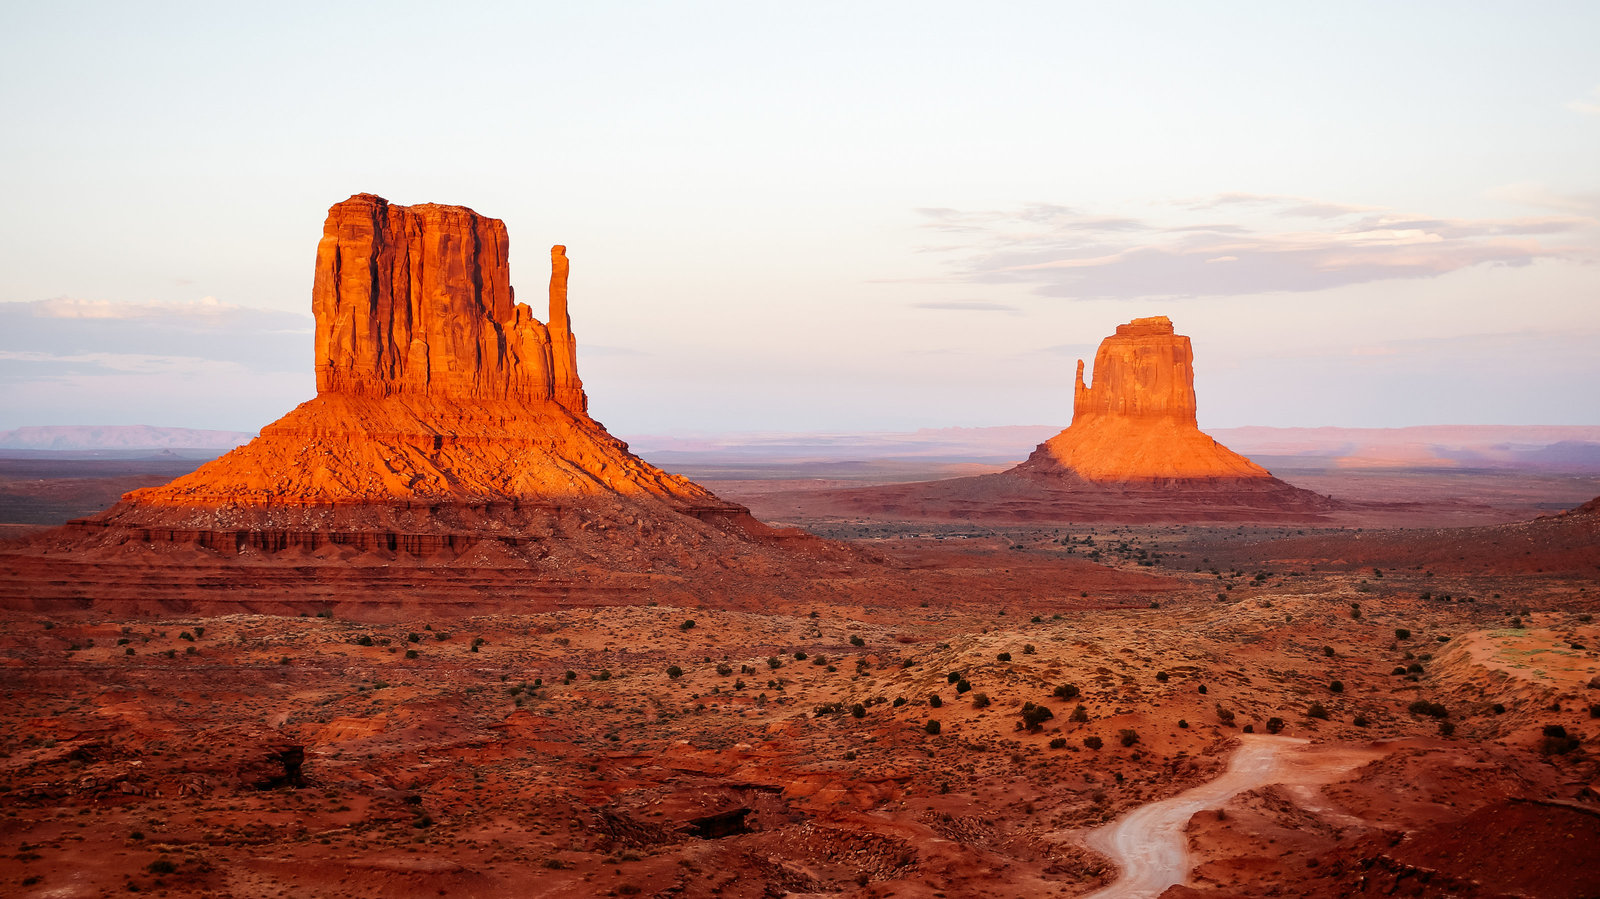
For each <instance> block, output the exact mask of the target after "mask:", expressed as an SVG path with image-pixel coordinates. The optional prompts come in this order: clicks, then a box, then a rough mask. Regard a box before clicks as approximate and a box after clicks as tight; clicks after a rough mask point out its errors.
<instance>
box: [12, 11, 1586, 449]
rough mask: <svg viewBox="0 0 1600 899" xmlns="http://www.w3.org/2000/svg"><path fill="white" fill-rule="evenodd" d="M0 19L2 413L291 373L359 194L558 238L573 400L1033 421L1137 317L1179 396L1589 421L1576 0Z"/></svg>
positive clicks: (1212, 419)
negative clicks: (1190, 346)
mask: <svg viewBox="0 0 1600 899" xmlns="http://www.w3.org/2000/svg"><path fill="white" fill-rule="evenodd" d="M463 6H464V8H462V9H446V8H445V7H442V6H440V5H439V4H436V3H430V4H421V3H415V4H412V3H401V2H386V3H381V4H357V3H338V2H319V3H292V2H290V3H272V4H248V5H245V4H210V3H206V4H201V3H193V4H172V3H148V4H147V3H141V4H129V3H121V2H117V3H70V2H62V3H48V4H45V3H39V4H20V3H12V4H5V6H4V9H0V116H3V120H4V121H5V122H6V123H7V128H6V129H5V130H4V132H3V135H0V191H3V195H4V197H5V204H4V207H3V208H4V211H5V214H4V215H0V429H8V428H14V427H21V426H27V425H73V424H95V425H106V424H149V425H158V426H172V427H191V428H219V429H228V430H246V431H251V430H255V429H257V428H259V427H260V426H262V425H263V424H266V423H268V422H270V421H271V420H273V419H275V418H277V417H278V416H280V415H282V414H283V413H284V412H286V411H288V410H289V409H290V408H292V407H293V406H294V405H295V404H296V403H298V402H301V401H303V400H306V399H309V398H310V397H311V396H312V395H313V394H314V392H315V388H314V378H313V375H312V359H311V351H312V346H311V327H312V322H311V319H310V315H309V312H310V299H311V296H310V291H311V280H312V262H313V260H314V257H315V250H316V243H317V240H318V239H319V237H320V236H321V228H322V221H323V219H324V217H325V215H326V211H327V208H328V207H329V206H331V205H333V204H334V203H337V202H339V201H341V200H343V199H345V198H346V197H348V196H350V195H352V194H355V193H360V192H370V193H376V194H379V195H381V196H384V197H386V198H388V199H389V200H390V201H392V202H395V203H401V204H413V203H423V202H439V203H451V204H459V205H465V206H470V207H472V208H473V209H475V210H477V211H478V212H480V213H482V214H484V215H488V216H493V217H495V218H499V219H502V220H504V221H505V223H506V226H507V228H508V229H509V232H510V236H511V257H510V261H511V271H512V280H513V284H514V285H516V286H517V287H518V288H519V289H520V290H521V293H520V294H519V298H520V299H521V300H522V301H523V302H528V303H530V305H532V306H533V307H534V308H535V310H537V311H539V312H540V314H542V311H543V294H542V291H543V289H544V285H545V284H546V282H547V280H548V277H549V269H548V261H547V260H548V256H547V252H546V251H547V248H548V247H549V246H550V245H551V244H554V243H564V244H567V245H568V248H569V249H568V255H569V256H570V258H571V260H572V281H571V296H572V316H573V323H574V330H575V331H576V334H577V337H578V341H579V348H580V349H579V366H580V373H581V375H582V377H583V379H584V382H585V385H586V387H587V388H588V391H589V395H590V399H591V411H592V412H593V413H594V414H595V416H596V417H597V418H598V419H600V420H601V421H603V422H604V423H606V424H607V426H608V427H609V428H610V430H612V431H613V432H614V433H616V434H618V435H620V436H624V437H626V436H628V435H645V434H650V435H660V434H719V433H733V432H751V431H782V432H812V431H825V432H851V431H895V430H911V429H916V428H925V427H953V426H961V427H979V426H991V425H1018V424H1051V423H1056V422H1059V423H1061V424H1062V425H1063V426H1064V425H1065V424H1066V423H1067V421H1068V420H1069V419H1070V416H1071V403H1072V378H1073V371H1074V368H1075V363H1076V360H1077V359H1078V358H1088V359H1091V360H1092V357H1093V353H1094V348H1095V346H1096V345H1097V344H1098V343H1099V341H1100V340H1101V339H1102V338H1103V337H1105V336H1107V335H1109V334H1110V333H1111V332H1112V331H1113V330H1114V329H1115V327H1116V325H1118V324H1120V323H1122V322H1126V321H1128V320H1130V319H1132V318H1135V317H1141V316H1149V315H1167V316H1169V317H1171V318H1172V320H1173V322H1174V323H1175V324H1176V326H1177V330H1178V332H1179V333H1182V334H1187V335H1189V336H1190V337H1191V338H1192V340H1193V343H1194V349H1195V356H1196V363H1195V368H1196V388H1197V391H1198V395H1199V402H1200V407H1199V417H1200V423H1201V425H1202V427H1235V426H1244V425H1267V426H1283V427H1309V426H1324V425H1330V426H1344V427H1400V426H1408V425H1428V424H1574V425H1594V424H1600V389H1597V388H1596V387H1595V385H1596V384H1600V53H1597V52H1595V43H1594V41H1595V35H1596V34H1600V4H1595V3H1592V2H1578V3H1558V2H1551V3H1529V4H1519V5H1517V7H1514V6H1513V5H1512V4H1506V3H1466V2H1436V3H1433V2H1415V3H1405V4H1395V3H1389V2H1383V3H1364V2H1349V3H1338V4H1316V5H1312V4H1286V3H1281V2H1262V3H1227V2H1219V3H1205V4H1199V3H1189V2H1174V3H1124V4H1104V3H1094V4H1091V3H1070V2H1049V3H996V4H971V3H959V4H958V3H942V2H880V3H860V2H852V3H832V2H810V3H804V4H799V3H781V4H780V3H749V2H715V3H714V2H704V3H702V2H679V3H660V2H655V3H615V2H603V0H601V2H585V3H570V2H567V3H560V4H557V3H515V4H510V3H508V4H493V3H474V4H466V5H463Z"/></svg>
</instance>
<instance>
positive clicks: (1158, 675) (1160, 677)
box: [1156, 671, 1172, 684]
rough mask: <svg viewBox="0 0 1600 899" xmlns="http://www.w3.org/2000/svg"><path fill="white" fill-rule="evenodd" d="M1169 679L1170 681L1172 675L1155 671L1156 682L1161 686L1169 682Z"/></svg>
mask: <svg viewBox="0 0 1600 899" xmlns="http://www.w3.org/2000/svg"><path fill="white" fill-rule="evenodd" d="M1171 679H1172V675H1170V674H1168V673H1166V672H1165V671H1157V672H1156V680H1158V681H1160V682H1161V683H1163V684H1164V683H1166V682H1167V681H1169V680H1171Z"/></svg>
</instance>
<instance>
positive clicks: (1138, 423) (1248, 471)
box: [762, 316, 1340, 522]
mask: <svg viewBox="0 0 1600 899" xmlns="http://www.w3.org/2000/svg"><path fill="white" fill-rule="evenodd" d="M1195 406H1196V401H1195V390H1194V350H1193V348H1192V347H1191V346H1190V344H1189V338H1187V337H1184V336H1182V335H1180V334H1177V333H1175V332H1174V331H1173V328H1172V322H1171V321H1170V320H1169V319H1167V318H1166V317H1165V316H1157V317H1154V318H1138V319H1134V320H1133V321H1131V322H1129V323H1128V324H1125V325H1119V326H1118V327H1117V332H1116V334H1114V335H1113V336H1111V337H1107V338H1106V339H1105V340H1104V341H1102V342H1101V344H1100V349H1099V351H1098V352H1096V353H1095V362H1094V385H1093V386H1089V385H1087V384H1086V383H1085V382H1084V379H1083V361H1082V360H1079V362H1078V375H1077V383H1076V386H1075V389H1074V392H1073V410H1072V424H1071V425H1070V426H1069V427H1068V428H1067V429H1066V430H1064V431H1062V432H1061V433H1059V434H1057V435H1056V436H1054V437H1052V438H1050V439H1049V440H1047V441H1045V442H1044V443H1042V444H1040V445H1039V447H1038V448H1037V449H1035V450H1034V451H1033V454H1032V455H1031V456H1029V457H1028V459H1027V461H1025V462H1023V463H1022V464H1020V465H1018V466H1016V467H1015V468H1012V469H1011V470H1009V471H1005V472H1000V473H998V474H991V475H980V476H978V477H970V478H952V479H949V480H944V481H930V482H925V483H920V484H897V485H892V486H884V487H868V488H861V489H855V490H839V491H814V492H810V493H804V494H792V495H785V496H782V497H774V498H768V499H767V500H763V504H762V505H763V508H762V512H763V514H765V515H769V516H780V517H784V518H800V519H816V518H830V517H833V516H836V515H851V516H862V515H865V516H870V517H881V518H897V519H934V520H946V521H951V520H953V521H994V522H1005V521H1012V522H1033V521H1037V522H1073V521H1120V522H1161V521H1167V522H1205V521H1260V522H1306V521H1317V520H1322V519H1323V518H1324V516H1325V515H1326V514H1327V513H1329V512H1333V511H1335V510H1337V509H1338V508H1340V506H1339V505H1338V504H1336V503H1335V502H1334V501H1333V500H1331V499H1329V498H1328V497H1325V496H1322V495H1320V494H1317V493H1313V492H1311V491H1309V490H1303V489H1301V488H1299V487H1293V486H1291V485H1289V484H1286V483H1284V482H1283V481H1280V480H1278V479H1277V478H1274V477H1273V476H1272V475H1271V473H1269V472H1268V471H1267V470H1266V469H1264V468H1262V467H1261V466H1259V465H1257V464H1255V463H1254V462H1251V461H1250V460H1249V459H1246V458H1245V457H1243V456H1241V455H1239V454H1238V453H1235V452H1233V451H1232V450H1230V449H1228V448H1227V447H1225V446H1223V445H1222V444H1220V443H1217V442H1216V441H1215V440H1213V439H1211V438H1210V437H1208V436H1206V435H1205V434H1204V433H1203V432H1201V430H1200V426H1199V425H1198V424H1197V422H1196V418H1195Z"/></svg>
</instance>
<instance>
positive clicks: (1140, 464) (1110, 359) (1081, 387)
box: [1018, 315, 1272, 483]
mask: <svg viewBox="0 0 1600 899" xmlns="http://www.w3.org/2000/svg"><path fill="white" fill-rule="evenodd" d="M1195 405H1196V403H1195V394H1194V348H1193V347H1191V346H1190V345H1189V338H1187V337H1185V336H1183V335H1181V334H1178V333H1176V332H1174V331H1173V328H1172V321H1171V320H1170V319H1168V318H1167V317H1166V316H1164V315H1160V316H1156V317H1154V318H1136V319H1134V320H1133V321H1131V322H1129V323H1128V324H1125V325H1118V326H1117V333H1116V334H1114V335H1112V336H1111V337H1107V338H1106V339H1105V340H1103V341H1101V342H1100V349H1099V350H1098V351H1096V352H1095V354H1094V386H1093V387H1089V386H1086V385H1085V384H1084V381H1083V360H1082V359H1079V360H1078V377H1077V385H1076V388H1075V390H1074V391H1073V403H1072V424H1071V425H1070V426H1069V427H1068V428H1067V429H1066V430H1064V431H1062V432H1061V433H1060V434H1057V435H1056V436H1054V437H1052V438H1050V439H1049V440H1047V441H1045V442H1044V443H1042V444H1040V445H1039V448H1038V449H1036V450H1034V452H1033V455H1032V456H1030V457H1029V458H1028V461H1026V462H1024V463H1023V464H1022V465H1021V466H1020V467H1019V469H1018V470H1019V471H1021V472H1025V473H1029V474H1055V473H1065V472H1070V473H1072V474H1075V475H1077V476H1079V477H1081V478H1084V479H1085V480H1089V481H1095V482H1097V483H1116V482H1129V481H1133V482H1139V481H1179V482H1181V481H1188V480H1194V479H1197V478H1227V479H1233V478H1271V477H1272V475H1271V474H1269V473H1268V472H1267V470H1266V469H1264V468H1262V467H1261V466H1259V465H1257V464H1255V463H1254V462H1251V461H1250V460H1249V459H1246V458H1245V457H1243V456H1241V455H1239V454H1238V453H1235V452H1233V451H1232V450H1230V449H1228V448H1227V447H1225V446H1223V445H1222V444H1220V443H1218V442H1216V441H1215V440H1213V439H1211V438H1210V437H1207V436H1206V435H1205V434H1204V433H1202V432H1201V430H1200V425H1199V424H1198V423H1197V421H1196V419H1195Z"/></svg>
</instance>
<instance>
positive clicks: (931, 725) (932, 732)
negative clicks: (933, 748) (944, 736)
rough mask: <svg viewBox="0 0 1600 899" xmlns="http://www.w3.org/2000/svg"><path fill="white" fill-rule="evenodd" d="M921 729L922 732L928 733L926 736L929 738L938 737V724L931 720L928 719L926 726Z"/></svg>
mask: <svg viewBox="0 0 1600 899" xmlns="http://www.w3.org/2000/svg"><path fill="white" fill-rule="evenodd" d="M922 729H923V730H924V731H926V732H927V733H928V736H930V737H932V736H938V734H939V722H938V721H935V720H933V719H932V718H930V719H928V723H927V724H924V725H922Z"/></svg>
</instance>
